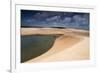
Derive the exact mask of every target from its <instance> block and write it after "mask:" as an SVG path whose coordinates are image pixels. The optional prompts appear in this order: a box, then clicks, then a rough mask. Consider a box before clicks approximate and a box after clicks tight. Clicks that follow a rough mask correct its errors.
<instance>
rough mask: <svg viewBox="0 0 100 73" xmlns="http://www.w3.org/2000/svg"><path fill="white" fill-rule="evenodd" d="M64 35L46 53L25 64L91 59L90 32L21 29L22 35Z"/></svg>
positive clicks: (56, 29)
mask: <svg viewBox="0 0 100 73" xmlns="http://www.w3.org/2000/svg"><path fill="white" fill-rule="evenodd" d="M31 34H43V35H45V34H62V36H60V37H58V38H57V39H56V40H55V42H54V44H53V46H52V47H51V48H50V50H48V51H47V52H46V53H44V54H42V55H40V56H38V57H36V58H33V59H31V60H29V61H27V62H25V63H34V62H49V61H69V60H87V59H89V31H87V30H80V29H58V28H21V35H31Z"/></svg>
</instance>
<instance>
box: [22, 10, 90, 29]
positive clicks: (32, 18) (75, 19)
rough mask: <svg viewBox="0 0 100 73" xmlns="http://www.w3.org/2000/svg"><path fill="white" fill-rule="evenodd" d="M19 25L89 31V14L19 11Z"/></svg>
mask: <svg viewBox="0 0 100 73" xmlns="http://www.w3.org/2000/svg"><path fill="white" fill-rule="evenodd" d="M21 25H22V26H33V27H34V26H41V27H66V28H67V27H71V28H81V29H89V13H75V12H53V11H34V10H33V11H32V10H21Z"/></svg>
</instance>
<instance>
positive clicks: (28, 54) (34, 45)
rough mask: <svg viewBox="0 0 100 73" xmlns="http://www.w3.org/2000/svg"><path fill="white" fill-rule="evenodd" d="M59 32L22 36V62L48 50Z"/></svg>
mask: <svg viewBox="0 0 100 73" xmlns="http://www.w3.org/2000/svg"><path fill="white" fill-rule="evenodd" d="M59 36H60V35H59V34H50V35H23V36H21V63H23V62H25V61H28V60H30V59H32V58H35V57H38V56H40V55H42V54H43V53H45V52H47V51H48V50H49V49H50V48H51V47H52V45H53V43H54V41H55V39H56V38H57V37H59Z"/></svg>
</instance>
